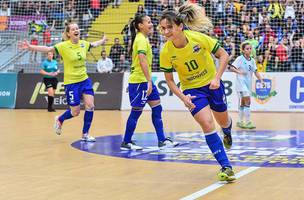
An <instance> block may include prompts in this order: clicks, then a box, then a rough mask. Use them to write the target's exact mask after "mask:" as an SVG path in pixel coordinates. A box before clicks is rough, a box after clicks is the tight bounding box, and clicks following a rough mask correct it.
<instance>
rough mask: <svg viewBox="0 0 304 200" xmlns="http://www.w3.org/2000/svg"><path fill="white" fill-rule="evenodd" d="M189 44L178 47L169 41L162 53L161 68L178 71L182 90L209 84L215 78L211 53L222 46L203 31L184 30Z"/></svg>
mask: <svg viewBox="0 0 304 200" xmlns="http://www.w3.org/2000/svg"><path fill="white" fill-rule="evenodd" d="M184 34H185V36H186V38H187V40H188V44H187V45H186V46H185V47H183V48H176V47H175V46H174V45H173V43H172V41H167V42H166V43H165V44H164V46H163V49H162V50H161V53H160V69H161V70H162V71H164V72H173V69H174V70H176V72H177V73H178V77H179V80H180V83H181V88H182V90H186V89H192V88H199V87H202V86H205V85H208V84H209V83H210V82H211V80H212V79H214V78H215V74H216V67H215V64H214V61H213V59H212V56H211V53H213V54H214V53H215V52H216V51H217V50H218V48H219V47H220V44H219V42H218V41H217V40H216V39H213V38H211V37H209V36H207V35H205V34H203V33H200V32H196V31H190V30H184Z"/></svg>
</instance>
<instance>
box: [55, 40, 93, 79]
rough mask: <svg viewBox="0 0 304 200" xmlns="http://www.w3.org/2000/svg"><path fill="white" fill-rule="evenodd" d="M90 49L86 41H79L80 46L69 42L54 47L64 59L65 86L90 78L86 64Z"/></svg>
mask: <svg viewBox="0 0 304 200" xmlns="http://www.w3.org/2000/svg"><path fill="white" fill-rule="evenodd" d="M90 47H91V46H90V43H89V42H87V41H84V40H79V42H78V44H73V43H72V42H71V41H70V40H67V41H64V42H60V43H58V44H56V45H55V46H54V48H55V50H56V52H57V53H58V54H60V55H61V57H62V59H63V71H64V78H63V79H64V80H63V82H64V84H65V85H67V84H72V83H78V82H81V81H84V80H85V79H87V78H88V75H87V68H86V65H85V62H86V58H87V52H88V51H89V50H90Z"/></svg>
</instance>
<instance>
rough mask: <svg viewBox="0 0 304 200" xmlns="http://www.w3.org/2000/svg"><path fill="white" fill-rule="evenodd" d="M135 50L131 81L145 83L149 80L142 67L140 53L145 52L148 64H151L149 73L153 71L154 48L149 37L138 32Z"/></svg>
mask: <svg viewBox="0 0 304 200" xmlns="http://www.w3.org/2000/svg"><path fill="white" fill-rule="evenodd" d="M132 48H133V51H132V65H131V70H130V77H129V83H143V82H147V79H146V77H145V75H144V73H143V71H142V69H141V66H140V63H139V57H138V54H145V55H146V58H147V61H148V65H149V74H151V71H152V48H151V45H150V42H149V39H148V38H147V37H146V36H145V35H144V34H142V33H141V32H138V33H137V34H136V37H135V40H134V42H133V47H132Z"/></svg>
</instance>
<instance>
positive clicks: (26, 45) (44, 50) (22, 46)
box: [18, 40, 55, 53]
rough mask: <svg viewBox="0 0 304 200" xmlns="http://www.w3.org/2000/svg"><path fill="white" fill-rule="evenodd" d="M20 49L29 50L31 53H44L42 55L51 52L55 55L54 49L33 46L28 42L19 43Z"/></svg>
mask: <svg viewBox="0 0 304 200" xmlns="http://www.w3.org/2000/svg"><path fill="white" fill-rule="evenodd" d="M18 48H19V49H24V50H29V51H38V52H42V53H47V52H50V51H51V52H53V53H55V49H54V47H48V46H38V45H31V44H30V43H29V42H28V41H27V40H24V41H20V42H19V43H18Z"/></svg>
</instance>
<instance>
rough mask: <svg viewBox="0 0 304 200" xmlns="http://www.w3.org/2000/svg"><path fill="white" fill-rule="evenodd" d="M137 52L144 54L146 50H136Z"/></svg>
mask: <svg viewBox="0 0 304 200" xmlns="http://www.w3.org/2000/svg"><path fill="white" fill-rule="evenodd" d="M137 54H144V55H146V51H144V50H138V51H137Z"/></svg>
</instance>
